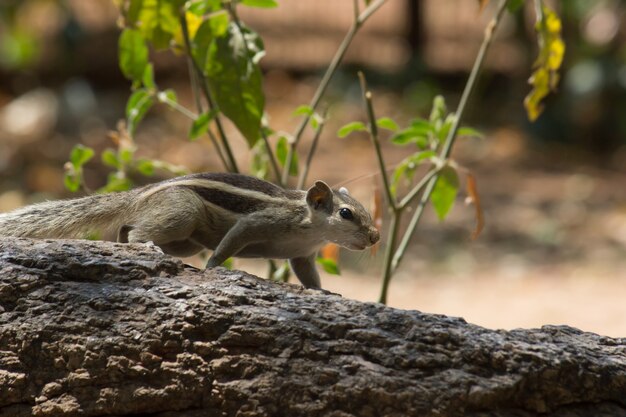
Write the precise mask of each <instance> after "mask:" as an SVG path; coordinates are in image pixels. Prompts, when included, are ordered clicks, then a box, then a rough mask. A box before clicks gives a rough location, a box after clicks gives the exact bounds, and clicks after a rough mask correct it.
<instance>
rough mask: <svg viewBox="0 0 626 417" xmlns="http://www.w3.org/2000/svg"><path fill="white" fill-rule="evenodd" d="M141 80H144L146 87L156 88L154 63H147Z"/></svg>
mask: <svg viewBox="0 0 626 417" xmlns="http://www.w3.org/2000/svg"><path fill="white" fill-rule="evenodd" d="M141 80H142V83H143V86H144V87H146V88H148V89H155V88H156V83H155V82H154V68H153V67H152V64H148V65H146V68H145V70H144V72H143V77H142V79H141Z"/></svg>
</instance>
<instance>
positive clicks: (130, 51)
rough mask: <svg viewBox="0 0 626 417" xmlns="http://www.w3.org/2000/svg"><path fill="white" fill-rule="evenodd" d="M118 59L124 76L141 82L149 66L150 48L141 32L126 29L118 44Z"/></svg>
mask: <svg viewBox="0 0 626 417" xmlns="http://www.w3.org/2000/svg"><path fill="white" fill-rule="evenodd" d="M118 54H119V56H118V59H119V63H120V69H121V70H122V73H123V74H124V76H125V77H126V78H128V79H130V80H133V81H141V80H142V79H143V77H144V72H145V70H146V66H147V65H148V47H147V46H146V42H145V40H144V37H143V35H142V34H141V32H139V31H138V30H135V29H124V31H123V32H122V34H121V35H120V38H119V43H118Z"/></svg>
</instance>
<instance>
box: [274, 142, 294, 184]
mask: <svg viewBox="0 0 626 417" xmlns="http://www.w3.org/2000/svg"><path fill="white" fill-rule="evenodd" d="M288 152H289V143H288V141H287V137H285V136H281V137H280V138H279V139H278V143H276V159H278V162H280V165H281V166H282V167H284V166H285V163H286V162H287V154H288ZM289 175H292V176H295V175H298V155H297V154H296V153H294V154H293V159H292V160H291V166H290V167H289Z"/></svg>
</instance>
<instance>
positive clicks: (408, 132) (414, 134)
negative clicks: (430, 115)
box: [391, 127, 430, 149]
mask: <svg viewBox="0 0 626 417" xmlns="http://www.w3.org/2000/svg"><path fill="white" fill-rule="evenodd" d="M429 131H430V130H428V131H426V130H424V129H422V128H421V127H420V128H415V127H409V128H407V129H404V130H402V131H400V132H398V133H396V134H395V135H393V136H392V137H391V142H392V143H394V144H395V145H408V144H410V143H415V144H416V145H417V146H418V147H419V148H420V149H426V148H427V147H428V137H427V134H428V132H429Z"/></svg>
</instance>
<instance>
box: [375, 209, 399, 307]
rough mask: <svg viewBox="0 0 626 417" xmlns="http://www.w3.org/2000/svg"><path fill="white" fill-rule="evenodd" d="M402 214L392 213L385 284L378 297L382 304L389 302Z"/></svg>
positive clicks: (386, 252)
mask: <svg viewBox="0 0 626 417" xmlns="http://www.w3.org/2000/svg"><path fill="white" fill-rule="evenodd" d="M400 214H401V213H400V212H397V211H393V212H392V213H391V225H390V226H389V234H388V235H387V236H388V237H387V248H386V249H385V263H384V266H383V285H382V288H381V291H380V297H379V298H378V302H379V303H382V304H387V292H388V290H389V283H390V282H391V276H392V275H393V268H392V264H391V258H392V256H393V253H394V247H395V246H396V239H397V237H398V230H399V226H400Z"/></svg>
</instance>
